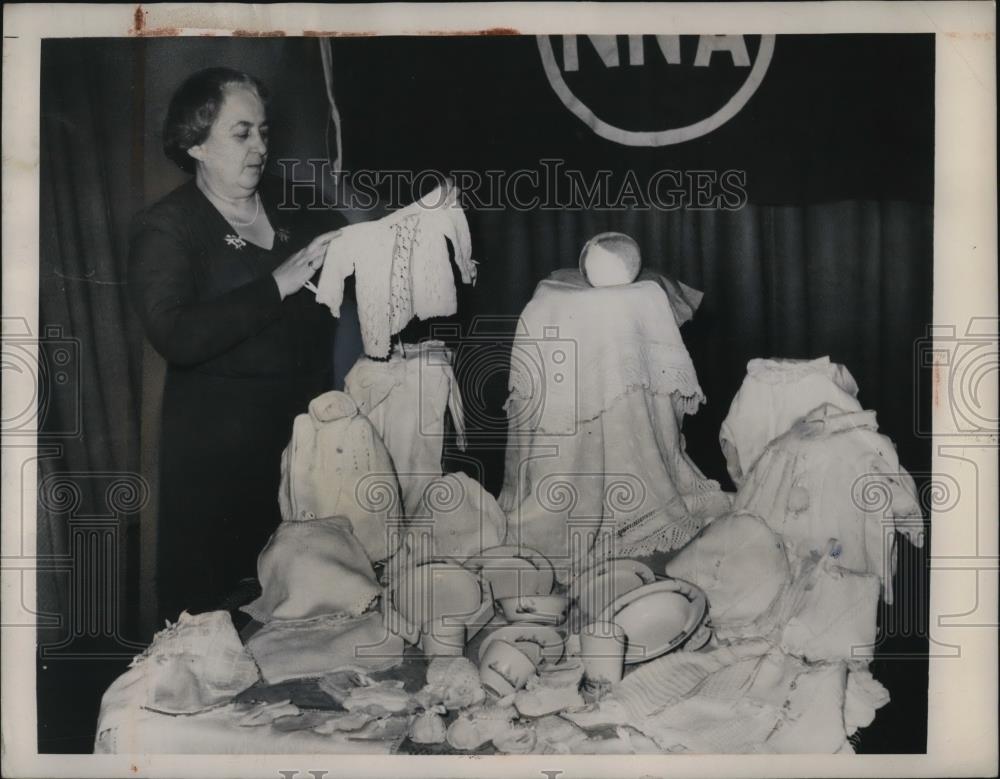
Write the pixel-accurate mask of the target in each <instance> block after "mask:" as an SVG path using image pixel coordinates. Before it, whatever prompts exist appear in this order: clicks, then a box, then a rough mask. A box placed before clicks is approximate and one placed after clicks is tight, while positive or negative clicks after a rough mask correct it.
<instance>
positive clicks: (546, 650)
mask: <svg viewBox="0 0 1000 779" xmlns="http://www.w3.org/2000/svg"><path fill="white" fill-rule="evenodd" d="M497 640H500V641H506V642H508V643H509V644H513V645H514V646H517V645H518V644H521V643H532V644H537V645H538V646H539V647H540V648H541V654H542V658H543V660H544V661H545V662H547V663H551V664H555V663H558V662H559V660H560V659H561V658H562V656H563V649H564V646H565V643H566V641H565V639H564V638H563V637H562V636H561V635H559V631H557V630H555V629H554V628H550V627H547V626H546V625H527V624H523V623H522V624H520V625H506V626H504V627H501V628H497V629H496V630H493V631H491V632H490V633H488V634H487V635H486V636H485V637H484V638H483V641H482V643H481V644H480V645H479V659H480V660H482V658H483V655H484V654H485V653H486V649H487V648H488V647H489V645H490V644H491V643H492V642H494V641H497Z"/></svg>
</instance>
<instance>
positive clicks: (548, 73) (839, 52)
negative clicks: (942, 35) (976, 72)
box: [331, 34, 934, 209]
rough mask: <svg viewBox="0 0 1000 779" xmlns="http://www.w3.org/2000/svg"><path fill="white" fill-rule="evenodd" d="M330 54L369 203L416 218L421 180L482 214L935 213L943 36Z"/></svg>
mask: <svg viewBox="0 0 1000 779" xmlns="http://www.w3.org/2000/svg"><path fill="white" fill-rule="evenodd" d="M331 53H332V74H333V79H332V84H331V86H332V92H333V94H334V99H335V101H336V105H337V108H338V111H339V115H340V123H339V130H340V132H339V138H338V146H339V148H340V150H341V152H342V153H341V155H340V157H341V159H340V162H341V164H342V166H343V169H344V171H345V172H347V173H349V174H350V175H351V176H352V177H353V178H352V179H351V181H352V186H353V188H354V190H355V191H356V192H359V193H361V195H362V196H364V194H365V193H368V195H369V196H372V197H374V196H376V195H377V196H378V197H380V198H383V199H389V200H399V201H401V202H405V201H406V200H407V197H408V195H409V194H410V190H412V188H413V187H412V180H413V177H414V176H419V174H420V173H421V172H425V173H426V174H427V175H428V176H430V175H431V174H432V173H433V172H443V173H451V174H455V175H456V177H457V178H459V179H460V180H459V184H460V186H461V185H462V184H463V183H464V184H465V186H464V187H463V189H465V190H466V191H467V192H469V193H471V195H472V196H474V199H473V202H472V203H470V205H473V206H477V207H479V208H491V207H496V208H503V207H523V208H533V207H534V208H537V207H541V208H559V207H569V206H578V207H593V208H601V207H611V208H615V207H651V208H664V209H672V208H716V207H719V206H722V207H739V206H740V205H741V204H742V203H746V202H755V203H808V202H820V201H834V200H844V199H862V200H864V199H874V200H882V199H896V200H905V201H911V202H923V203H930V202H931V200H932V197H933V147H934V121H933V117H934V37H933V36H932V35H882V34H865V35H781V36H773V35H701V36H697V35H619V36H606V35H550V36H537V37H536V36H521V35H495V36H476V37H471V36H468V37H447V36H434V37H412V38H408V37H382V38H338V39H334V40H333V41H332V42H331ZM394 177H395V178H394ZM463 177H464V182H463V181H462V178H463ZM417 184H418V186H417V189H420V182H419V181H418V182H417ZM425 188H426V187H425ZM400 189H401V190H402V191H396V190H400Z"/></svg>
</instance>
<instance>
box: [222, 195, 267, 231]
mask: <svg viewBox="0 0 1000 779" xmlns="http://www.w3.org/2000/svg"><path fill="white" fill-rule="evenodd" d="M253 199H254V202H255V203H256V204H257V208H256V210H254V212H253V219H251V220H250V221H249V222H240V221H238V220H236V219H232V218H230V217H228V216H227V217H226V221H228V222H229V224H231V225H232V226H233V227H249V226H250V225H252V224H253V223H254V222H256V221H257V217H259V216H260V195H259V194H256V193H255V194H254V196H253ZM212 200H214V201H215V203H216V205H218V204H219V203H220V201H219V199H218V198H217V197H216V196H214V195H213V196H212ZM223 202H224V201H223Z"/></svg>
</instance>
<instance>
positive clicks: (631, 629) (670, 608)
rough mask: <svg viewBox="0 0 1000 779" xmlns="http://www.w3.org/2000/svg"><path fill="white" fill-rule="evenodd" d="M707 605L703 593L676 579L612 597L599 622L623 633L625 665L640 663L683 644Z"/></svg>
mask: <svg viewBox="0 0 1000 779" xmlns="http://www.w3.org/2000/svg"><path fill="white" fill-rule="evenodd" d="M707 608H708V603H707V600H706V598H705V593H703V592H702V591H701V590H700V589H698V588H697V587H695V586H694V585H693V584H690V583H689V582H685V581H682V580H680V579H666V580H664V581H658V582H654V583H653V584H647V585H644V586H642V587H639V588H638V589H635V590H632V591H631V592H627V593H625V594H624V595H622V596H619V597H618V598H616V599H615V600H614V601H613V602H612V603H611V604H610V605H609V606H608V607H607V608H606V609H605V610H604V611H603V613H602V614H601V619H602V620H605V621H608V622H616V623H617V624H619V625H620V626H621V628H622V630H624V631H625V637H626V640H627V642H628V647H627V649H626V652H625V664H626V665H631V664H634V663H643V662H645V661H647V660H652V659H653V658H656V657H659V656H660V655H663V654H666V653H667V652H669V651H671V650H672V649H676V648H677V647H678V646H680V645H681V644H683V643H684V641H685V640H687V638H688V637H689V636H690V635H691V634H692V633H694V631H695V630H697V629H698V626H699V625H701V622H702V620H703V619H704V617H705V611H706V609H707Z"/></svg>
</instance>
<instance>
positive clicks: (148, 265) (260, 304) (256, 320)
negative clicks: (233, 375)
mask: <svg viewBox="0 0 1000 779" xmlns="http://www.w3.org/2000/svg"><path fill="white" fill-rule="evenodd" d="M129 262H130V268H129V281H128V284H129V294H130V296H131V299H132V302H133V305H134V306H135V309H136V311H137V312H138V315H139V318H140V319H141V321H142V324H143V327H144V328H145V331H146V334H147V337H148V338H149V340H150V342H151V343H152V344H153V346H154V348H155V349H156V350H157V351H158V352H159V353H160V354H162V355H163V356H164V358H166V359H167V361H168V362H171V363H173V364H175V365H183V366H191V365H197V364H199V363H202V362H205V361H207V360H210V359H212V358H213V357H217V356H218V355H220V354H222V353H224V352H226V351H227V350H229V349H230V348H232V347H233V346H236V345H237V344H239V343H240V342H241V341H243V340H245V339H246V338H248V337H250V336H252V335H253V334H255V333H257V332H259V331H260V330H261V329H263V328H264V327H265V326H266V325H267V324H268V323H270V322H272V321H273V320H275V319H276V318H277V317H278V316H279V314H280V311H281V294H280V292H279V291H278V285H277V283H276V282H275V280H274V278H273V277H272V276H271V274H270V273H268V274H265V275H264V276H262V277H261V278H258V279H255V280H253V281H251V282H248V283H246V284H243V285H241V286H239V287H237V288H235V289H233V290H231V291H229V292H227V293H225V294H223V295H220V296H219V297H217V298H215V299H214V300H208V301H202V300H199V299H198V295H197V289H196V284H195V269H194V267H193V263H192V257H191V251H190V249H188V248H187V247H185V246H184V245H183V241H182V240H180V238H179V237H178V236H176V235H174V234H173V233H172V232H171V231H169V230H166V229H162V228H159V227H154V226H145V227H142V228H141V229H139V230H137V231H136V232H135V233H134V234H133V239H132V243H131V247H130V258H129Z"/></svg>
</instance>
